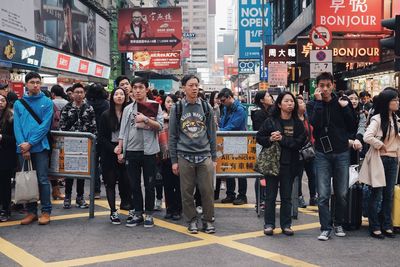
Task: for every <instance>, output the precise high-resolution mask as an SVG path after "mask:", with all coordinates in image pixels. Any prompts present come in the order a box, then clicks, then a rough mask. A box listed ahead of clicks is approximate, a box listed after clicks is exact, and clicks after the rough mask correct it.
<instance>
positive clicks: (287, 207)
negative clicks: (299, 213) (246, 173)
mask: <svg viewBox="0 0 400 267" xmlns="http://www.w3.org/2000/svg"><path fill="white" fill-rule="evenodd" d="M297 168H298V166H294V168H293V166H281V168H280V171H279V175H278V176H273V177H267V186H266V188H265V191H266V196H265V212H264V227H265V228H266V227H272V228H275V206H276V196H277V195H278V189H279V194H280V196H281V209H280V219H279V220H280V225H281V228H282V229H285V228H288V227H291V226H292V189H293V180H294V177H295V175H296V170H297Z"/></svg>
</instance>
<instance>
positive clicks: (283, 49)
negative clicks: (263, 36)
mask: <svg viewBox="0 0 400 267" xmlns="http://www.w3.org/2000/svg"><path fill="white" fill-rule="evenodd" d="M264 51H265V52H264V54H265V57H264V58H265V62H273V61H278V62H295V61H296V45H266V46H265V48H264Z"/></svg>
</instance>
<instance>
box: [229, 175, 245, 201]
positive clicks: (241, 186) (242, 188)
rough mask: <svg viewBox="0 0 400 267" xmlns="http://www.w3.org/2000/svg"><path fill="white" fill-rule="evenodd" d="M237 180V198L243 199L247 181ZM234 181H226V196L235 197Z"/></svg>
mask: <svg viewBox="0 0 400 267" xmlns="http://www.w3.org/2000/svg"><path fill="white" fill-rule="evenodd" d="M238 180H239V192H238V193H239V194H238V196H237V197H238V198H241V197H243V198H245V197H246V193H247V179H245V178H243V179H241V178H238ZM235 189H236V179H226V196H228V197H235V195H236V194H235Z"/></svg>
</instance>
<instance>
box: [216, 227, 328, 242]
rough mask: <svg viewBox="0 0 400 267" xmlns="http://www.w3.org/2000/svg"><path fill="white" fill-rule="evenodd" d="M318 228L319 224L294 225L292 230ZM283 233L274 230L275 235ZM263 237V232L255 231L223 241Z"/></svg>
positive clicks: (231, 236) (232, 236)
mask: <svg viewBox="0 0 400 267" xmlns="http://www.w3.org/2000/svg"><path fill="white" fill-rule="evenodd" d="M318 227H320V224H319V223H309V224H302V225H294V226H292V229H293V231H304V230H309V229H315V228H318ZM281 233H282V230H281V229H276V230H274V234H281ZM295 234H296V233H295ZM262 236H264V232H263V231H255V232H250V233H243V234H237V235H229V236H224V237H223V239H226V240H231V241H235V240H241V239H247V238H255V237H262Z"/></svg>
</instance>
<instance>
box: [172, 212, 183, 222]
mask: <svg viewBox="0 0 400 267" xmlns="http://www.w3.org/2000/svg"><path fill="white" fill-rule="evenodd" d="M181 218H182V216H181V215H180V214H179V213H177V214H173V215H172V220H173V221H179V220H180V219H181Z"/></svg>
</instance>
